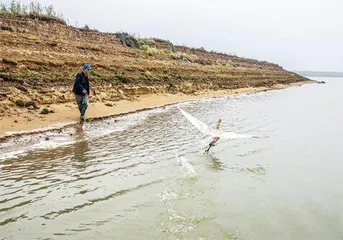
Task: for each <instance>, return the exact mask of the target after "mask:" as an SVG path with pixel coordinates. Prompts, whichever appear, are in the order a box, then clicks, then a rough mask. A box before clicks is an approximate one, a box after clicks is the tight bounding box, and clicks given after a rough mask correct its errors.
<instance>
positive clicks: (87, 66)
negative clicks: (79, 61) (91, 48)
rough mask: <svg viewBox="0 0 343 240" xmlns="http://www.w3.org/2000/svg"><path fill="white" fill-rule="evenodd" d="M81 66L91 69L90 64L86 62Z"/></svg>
mask: <svg viewBox="0 0 343 240" xmlns="http://www.w3.org/2000/svg"><path fill="white" fill-rule="evenodd" d="M83 68H84V69H88V70H92V68H91V65H89V64H88V63H87V64H85V65H83Z"/></svg>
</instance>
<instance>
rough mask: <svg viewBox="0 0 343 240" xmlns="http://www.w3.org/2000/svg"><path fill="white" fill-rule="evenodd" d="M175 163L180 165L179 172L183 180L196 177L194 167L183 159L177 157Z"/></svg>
mask: <svg viewBox="0 0 343 240" xmlns="http://www.w3.org/2000/svg"><path fill="white" fill-rule="evenodd" d="M177 161H178V163H179V164H180V165H181V166H180V170H181V172H182V173H183V178H185V179H194V178H197V177H198V175H197V174H196V172H195V169H194V167H193V166H192V165H191V164H190V163H189V162H188V161H187V159H186V158H185V157H177Z"/></svg>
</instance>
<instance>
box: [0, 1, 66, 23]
mask: <svg viewBox="0 0 343 240" xmlns="http://www.w3.org/2000/svg"><path fill="white" fill-rule="evenodd" d="M0 14H13V15H23V16H30V17H36V18H38V19H40V20H55V21H58V22H60V23H63V24H66V21H65V20H64V17H63V15H62V14H59V13H56V12H55V9H54V6H53V5H48V6H44V5H42V4H40V3H39V2H31V3H29V4H22V3H21V2H20V1H18V0H12V1H11V2H10V3H8V4H6V3H3V2H2V1H1V2H0Z"/></svg>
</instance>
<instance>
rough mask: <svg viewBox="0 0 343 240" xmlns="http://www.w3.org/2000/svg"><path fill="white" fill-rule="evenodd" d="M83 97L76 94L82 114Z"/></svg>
mask: <svg viewBox="0 0 343 240" xmlns="http://www.w3.org/2000/svg"><path fill="white" fill-rule="evenodd" d="M82 97H83V96H82V95H78V94H75V101H76V103H77V106H78V108H79V111H80V114H81V112H82Z"/></svg>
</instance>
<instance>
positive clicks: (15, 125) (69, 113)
mask: <svg viewBox="0 0 343 240" xmlns="http://www.w3.org/2000/svg"><path fill="white" fill-rule="evenodd" d="M305 83H307V82H301V83H294V84H290V85H275V86H274V87H272V88H266V87H261V88H242V89H234V90H219V91H207V92H200V93H197V94H196V95H186V94H163V95H162V94H154V95H143V96H140V97H139V98H138V99H137V100H136V101H125V100H123V101H119V102H113V103H111V102H107V103H111V104H113V106H112V107H111V106H106V105H105V103H104V102H95V103H90V104H89V108H88V110H87V113H86V118H87V119H88V120H91V119H96V118H101V117H108V116H115V115H119V114H125V113H129V112H134V111H138V110H141V109H148V108H155V107H160V106H164V105H168V104H173V103H179V102H185V101H192V100H197V99H201V98H209V97H221V96H228V95H234V94H242V93H255V92H260V91H267V90H273V89H284V88H287V87H292V86H300V85H302V84H305ZM41 107H43V106H41ZM48 107H49V109H52V110H54V111H55V113H51V114H48V115H42V114H40V111H38V110H37V111H35V110H31V111H30V110H27V109H23V110H22V113H20V114H19V115H16V116H11V117H4V118H1V119H0V138H1V137H4V136H7V135H9V134H13V133H20V132H23V131H24V132H26V131H33V130H37V129H42V128H49V127H56V128H58V126H63V125H66V124H76V123H77V122H78V121H79V112H78V109H77V106H76V104H75V103H64V104H52V105H49V106H48Z"/></svg>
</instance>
